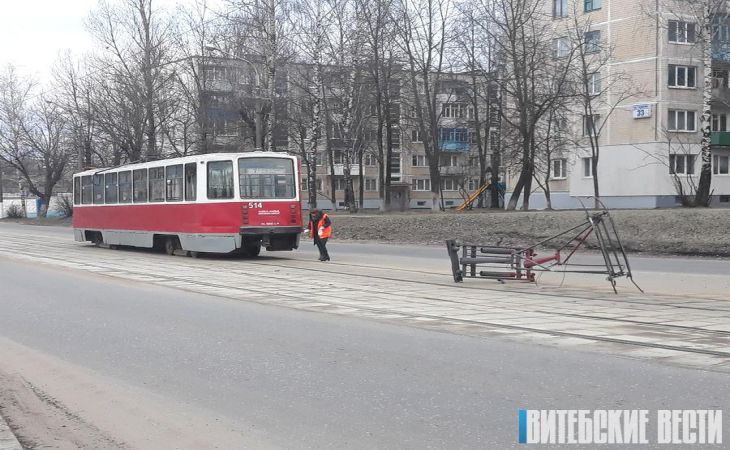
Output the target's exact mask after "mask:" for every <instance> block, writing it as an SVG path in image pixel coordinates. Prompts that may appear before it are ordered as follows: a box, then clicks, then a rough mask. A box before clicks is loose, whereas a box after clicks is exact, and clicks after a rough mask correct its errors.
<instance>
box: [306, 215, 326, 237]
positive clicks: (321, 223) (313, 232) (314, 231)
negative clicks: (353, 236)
mask: <svg viewBox="0 0 730 450" xmlns="http://www.w3.org/2000/svg"><path fill="white" fill-rule="evenodd" d="M327 218H328V216H327V214H325V213H322V217H321V218H320V219H319V221H318V222H317V226H316V227H314V221H313V220H310V221H309V235H310V236H311V237H312V239H314V236H315V235H317V233H318V231H319V229H320V228H322V227H324V230H322V236H319V237H320V239H327V238H328V237H330V236H332V225H331V222H330V225H329V226H327V227H325V226H324V223H325V220H326V219H327Z"/></svg>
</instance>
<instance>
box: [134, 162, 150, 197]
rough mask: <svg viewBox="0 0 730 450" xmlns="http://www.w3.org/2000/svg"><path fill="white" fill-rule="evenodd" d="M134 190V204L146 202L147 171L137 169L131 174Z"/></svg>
mask: <svg viewBox="0 0 730 450" xmlns="http://www.w3.org/2000/svg"><path fill="white" fill-rule="evenodd" d="M132 183H133V189H134V203H144V202H146V201H147V169H137V170H135V171H133V172H132Z"/></svg>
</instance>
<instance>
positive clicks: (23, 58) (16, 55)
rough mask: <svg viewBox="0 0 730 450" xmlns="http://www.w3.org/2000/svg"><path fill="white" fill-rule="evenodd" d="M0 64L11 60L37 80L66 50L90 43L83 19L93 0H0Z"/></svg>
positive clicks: (79, 49)
mask: <svg viewBox="0 0 730 450" xmlns="http://www.w3.org/2000/svg"><path fill="white" fill-rule="evenodd" d="M0 5H2V9H1V10H0V11H1V12H0V64H1V65H3V66H4V65H5V64H7V63H11V64H13V65H15V66H16V67H17V68H18V69H19V70H20V71H21V72H22V73H24V74H28V75H34V76H36V77H37V78H38V79H40V80H45V79H47V78H48V74H49V73H50V68H51V66H52V65H53V63H54V62H55V61H56V59H57V58H58V55H59V54H60V53H61V52H62V51H64V50H65V49H71V50H72V52H73V53H74V54H79V55H80V54H82V53H84V52H85V51H88V50H89V49H90V48H91V46H92V44H91V39H90V37H89V35H88V33H86V29H85V28H84V20H85V19H86V18H87V17H88V15H89V11H91V9H92V8H93V7H94V6H95V5H96V0H25V1H23V0H0Z"/></svg>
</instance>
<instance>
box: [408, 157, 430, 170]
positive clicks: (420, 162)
mask: <svg viewBox="0 0 730 450" xmlns="http://www.w3.org/2000/svg"><path fill="white" fill-rule="evenodd" d="M411 165H412V166H413V167H426V166H427V164H426V155H413V162H412V163H411Z"/></svg>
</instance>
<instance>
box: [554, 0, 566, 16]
mask: <svg viewBox="0 0 730 450" xmlns="http://www.w3.org/2000/svg"><path fill="white" fill-rule="evenodd" d="M561 17H568V0H553V18H554V19H559V18H561Z"/></svg>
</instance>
